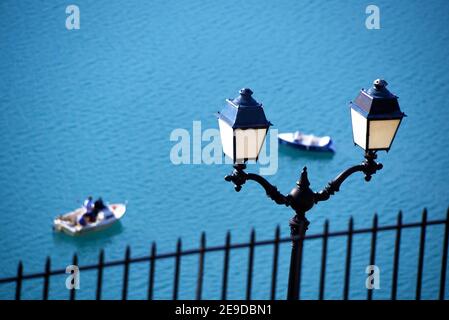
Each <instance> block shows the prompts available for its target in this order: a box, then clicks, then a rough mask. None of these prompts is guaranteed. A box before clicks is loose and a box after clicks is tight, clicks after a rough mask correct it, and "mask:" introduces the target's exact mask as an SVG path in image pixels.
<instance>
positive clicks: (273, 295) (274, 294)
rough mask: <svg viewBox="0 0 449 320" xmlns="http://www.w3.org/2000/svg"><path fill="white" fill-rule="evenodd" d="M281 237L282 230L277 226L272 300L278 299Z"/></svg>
mask: <svg viewBox="0 0 449 320" xmlns="http://www.w3.org/2000/svg"><path fill="white" fill-rule="evenodd" d="M280 237H281V228H280V227H279V225H277V226H276V231H275V233H274V246H273V269H272V272H271V295H270V299H271V300H274V299H276V280H277V274H278V260H279V239H280Z"/></svg>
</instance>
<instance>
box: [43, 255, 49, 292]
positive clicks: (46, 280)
mask: <svg viewBox="0 0 449 320" xmlns="http://www.w3.org/2000/svg"><path fill="white" fill-rule="evenodd" d="M50 268H51V260H50V257H47V259H46V261H45V274H44V290H43V294H42V296H43V297H42V300H48V290H49V287H50Z"/></svg>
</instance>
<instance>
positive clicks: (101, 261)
mask: <svg viewBox="0 0 449 320" xmlns="http://www.w3.org/2000/svg"><path fill="white" fill-rule="evenodd" d="M103 265H104V250H103V249H101V250H100V255H99V256H98V273H97V294H96V296H95V299H96V300H101V287H102V285H103Z"/></svg>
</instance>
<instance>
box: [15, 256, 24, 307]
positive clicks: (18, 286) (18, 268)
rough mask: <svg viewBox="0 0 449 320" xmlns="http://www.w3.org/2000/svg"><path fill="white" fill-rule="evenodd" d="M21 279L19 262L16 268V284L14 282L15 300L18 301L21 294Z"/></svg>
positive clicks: (21, 268)
mask: <svg viewBox="0 0 449 320" xmlns="http://www.w3.org/2000/svg"><path fill="white" fill-rule="evenodd" d="M22 277H23V264H22V261H19V264H18V266H17V282H16V300H20V296H21V292H22Z"/></svg>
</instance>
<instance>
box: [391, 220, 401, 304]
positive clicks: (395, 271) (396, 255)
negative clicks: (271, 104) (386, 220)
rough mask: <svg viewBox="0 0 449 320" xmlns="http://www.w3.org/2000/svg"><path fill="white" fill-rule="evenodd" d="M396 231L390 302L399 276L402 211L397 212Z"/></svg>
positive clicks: (395, 291) (394, 298)
mask: <svg viewBox="0 0 449 320" xmlns="http://www.w3.org/2000/svg"><path fill="white" fill-rule="evenodd" d="M396 227H397V229H396V240H395V243H394V260H393V277H392V283H391V300H396V298H397V291H398V275H399V253H400V250H401V232H402V211H399V214H398V222H397V226H396Z"/></svg>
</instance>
